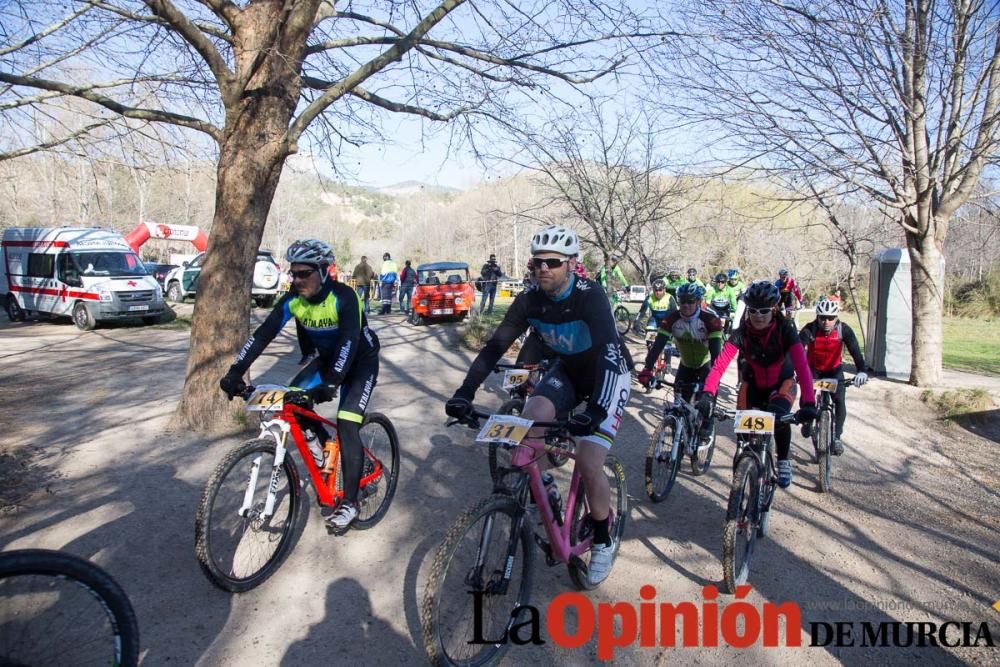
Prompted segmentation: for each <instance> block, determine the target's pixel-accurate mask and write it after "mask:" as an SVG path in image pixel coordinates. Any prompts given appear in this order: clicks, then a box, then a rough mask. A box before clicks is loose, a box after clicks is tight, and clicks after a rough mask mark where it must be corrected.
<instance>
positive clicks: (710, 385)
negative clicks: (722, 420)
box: [705, 341, 812, 394]
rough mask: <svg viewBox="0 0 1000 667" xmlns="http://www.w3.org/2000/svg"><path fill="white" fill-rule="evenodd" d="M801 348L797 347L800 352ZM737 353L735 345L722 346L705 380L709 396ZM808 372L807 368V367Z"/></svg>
mask: <svg viewBox="0 0 1000 667" xmlns="http://www.w3.org/2000/svg"><path fill="white" fill-rule="evenodd" d="M801 348H802V346H801V345H800V346H799V349H800V350H801ZM737 352H739V348H737V347H736V346H735V345H733V344H732V343H730V342H729V341H726V344H725V345H723V346H722V352H720V353H719V358H718V359H716V360H715V363H714V364H712V370H710V371H709V372H708V378H707V379H706V380H705V391H706V392H707V393H709V394H715V393H716V392H717V391H718V390H719V383H720V382H721V381H722V376H723V375H725V374H726V369H727V368H729V363H730V362H731V361H732V360H733V357H735V356H736V353H737ZM805 358H806V357H805V354H803V355H802V359H803V361H804V360H805ZM806 370H807V371H808V370H809V368H808V367H807V368H806ZM809 388H810V389H812V380H810V381H809Z"/></svg>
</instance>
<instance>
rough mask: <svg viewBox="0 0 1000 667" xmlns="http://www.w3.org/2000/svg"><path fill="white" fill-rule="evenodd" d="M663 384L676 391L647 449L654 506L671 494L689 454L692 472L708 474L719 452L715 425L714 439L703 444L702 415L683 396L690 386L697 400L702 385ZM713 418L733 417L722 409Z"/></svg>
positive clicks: (649, 489)
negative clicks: (710, 465)
mask: <svg viewBox="0 0 1000 667" xmlns="http://www.w3.org/2000/svg"><path fill="white" fill-rule="evenodd" d="M660 384H661V385H664V386H667V387H673V388H674V400H673V403H668V404H666V405H665V406H664V408H663V419H661V420H660V425H659V426H658V427H657V428H656V431H654V432H653V439H652V440H651V441H650V443H649V449H648V450H646V495H648V496H649V499H650V500H652V501H653V502H654V503H658V502H662V501H664V500H666V499H667V496H668V495H670V490H671V489H673V488H674V482H675V481H676V480H677V473H678V472H679V471H680V469H681V461H682V460H683V459H684V456H685V455H687V456H688V457H689V458H690V460H691V472H692V473H694V474H695V475H704V474H705V473H706V472H707V471H708V466H709V464H711V462H712V454H713V453H714V452H715V428H714V424H713V428H712V436H711V438H710V439H709V441H708V442H707V443H705V444H701V442H700V438H699V434H700V433H701V425H702V421H703V420H702V415H701V413H700V412H699V411H698V409H697V408H695V406H694V404H693V403H690V402H688V401H685V400H684V398H683V397H682V396H681V393H680V388H681V387H690V388H691V392H692V393H691V396H692V398H694V397H696V396H698V394H699V392H701V384H700V383H697V382H692V383H687V382H685V383H679V382H666V381H663V382H661V383H660ZM713 416H714V418H715V419H718V420H720V421H722V420H725V419H728V418H729V417H732V415H731V414H728V413H726V412H725V411H723V410H720V409H716V412H715V414H714V415H713Z"/></svg>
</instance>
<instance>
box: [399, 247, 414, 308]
mask: <svg viewBox="0 0 1000 667" xmlns="http://www.w3.org/2000/svg"><path fill="white" fill-rule="evenodd" d="M404 264H405V266H403V270H402V271H400V272H399V310H400V312H402V313H404V314H406V313H409V312H410V310H411V309H412V308H413V288H414V287H415V286H416V284H417V272H416V271H414V270H413V267H412V266H410V260H406V262H405V263H404ZM404 299H405V300H406V305H405V306H404V305H403V300H404Z"/></svg>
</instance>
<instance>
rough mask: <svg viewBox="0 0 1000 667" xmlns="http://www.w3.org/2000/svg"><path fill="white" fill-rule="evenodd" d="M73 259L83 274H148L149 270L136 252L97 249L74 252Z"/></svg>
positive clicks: (132, 275)
mask: <svg viewBox="0 0 1000 667" xmlns="http://www.w3.org/2000/svg"><path fill="white" fill-rule="evenodd" d="M73 260H74V261H75V262H76V265H77V266H78V267H79V269H80V275H82V276H122V277H134V276H147V275H149V272H148V271H146V267H145V266H143V264H142V262H141V261H139V258H138V257H137V256H136V255H135V253H131V252H114V251H108V250H105V251H95V252H74V253H73Z"/></svg>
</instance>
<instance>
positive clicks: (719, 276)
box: [715, 273, 728, 283]
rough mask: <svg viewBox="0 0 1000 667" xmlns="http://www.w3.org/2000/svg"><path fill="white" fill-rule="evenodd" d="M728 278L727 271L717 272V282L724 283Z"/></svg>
mask: <svg viewBox="0 0 1000 667" xmlns="http://www.w3.org/2000/svg"><path fill="white" fill-rule="evenodd" d="M727 280H728V278H727V277H726V274H725V273H717V274H715V282H717V283H724V282H726V281H727Z"/></svg>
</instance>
